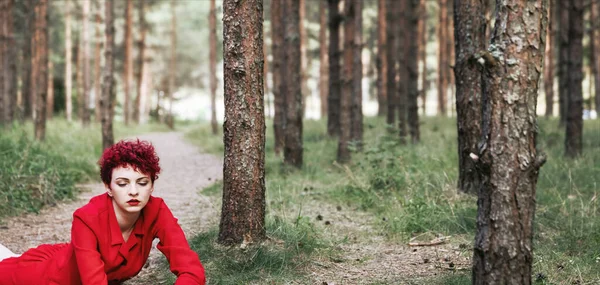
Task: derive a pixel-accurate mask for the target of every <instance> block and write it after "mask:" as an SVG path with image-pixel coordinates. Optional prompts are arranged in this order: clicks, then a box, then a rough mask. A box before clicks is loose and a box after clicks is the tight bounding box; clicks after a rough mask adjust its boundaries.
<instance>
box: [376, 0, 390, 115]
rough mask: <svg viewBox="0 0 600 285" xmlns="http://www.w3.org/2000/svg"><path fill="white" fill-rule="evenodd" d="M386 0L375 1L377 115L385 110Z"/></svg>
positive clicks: (383, 113)
mask: <svg viewBox="0 0 600 285" xmlns="http://www.w3.org/2000/svg"><path fill="white" fill-rule="evenodd" d="M385 13H386V0H378V1H377V58H376V59H375V62H376V65H377V116H384V115H385V112H386V111H387V92H386V91H387V89H386V88H387V69H388V66H387V64H388V62H387V53H386V49H387V37H386V32H387V27H386V24H387V23H386V14H385Z"/></svg>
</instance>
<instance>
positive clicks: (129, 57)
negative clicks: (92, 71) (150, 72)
mask: <svg viewBox="0 0 600 285" xmlns="http://www.w3.org/2000/svg"><path fill="white" fill-rule="evenodd" d="M132 14H133V0H127V4H126V6H125V39H124V42H125V59H124V61H123V67H124V71H123V77H124V80H123V89H125V98H124V100H123V101H124V102H123V120H124V122H125V125H126V126H127V125H129V120H130V119H131V96H132V92H131V89H132V85H133V36H132V35H131V34H132V29H133V23H132V19H133V16H132Z"/></svg>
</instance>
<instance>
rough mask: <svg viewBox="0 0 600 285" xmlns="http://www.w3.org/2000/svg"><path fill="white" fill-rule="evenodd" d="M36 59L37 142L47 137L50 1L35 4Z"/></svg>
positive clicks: (44, 0) (41, 0)
mask: <svg viewBox="0 0 600 285" xmlns="http://www.w3.org/2000/svg"><path fill="white" fill-rule="evenodd" d="M34 39H35V46H36V48H35V54H34V55H33V58H35V62H36V73H37V74H36V76H32V78H35V82H34V84H35V85H36V88H35V91H36V93H35V96H36V104H35V106H36V108H35V109H36V114H35V116H34V117H35V120H34V121H35V131H34V136H35V139H36V140H39V141H43V140H44V138H45V137H46V98H47V95H48V0H39V1H38V2H37V3H36V4H35V29H34Z"/></svg>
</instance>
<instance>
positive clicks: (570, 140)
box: [565, 0, 584, 157]
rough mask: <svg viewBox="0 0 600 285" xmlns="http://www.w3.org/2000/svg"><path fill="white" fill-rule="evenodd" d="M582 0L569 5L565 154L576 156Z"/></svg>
mask: <svg viewBox="0 0 600 285" xmlns="http://www.w3.org/2000/svg"><path fill="white" fill-rule="evenodd" d="M583 9H584V1H583V0H573V1H571V5H570V7H569V39H568V41H569V66H568V68H569V70H568V73H567V74H568V78H569V82H568V83H569V86H568V89H567V90H568V97H567V98H566V99H567V104H566V105H567V114H566V115H567V121H566V123H567V128H566V136H565V154H566V155H567V156H569V157H576V156H579V155H580V154H581V148H582V134H583V92H582V86H581V80H582V79H583V70H582V68H583V64H582V63H583V44H582V40H583V27H584V26H583Z"/></svg>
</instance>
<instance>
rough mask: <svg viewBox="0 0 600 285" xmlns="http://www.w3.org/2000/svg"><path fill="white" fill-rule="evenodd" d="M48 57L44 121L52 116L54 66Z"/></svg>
mask: <svg viewBox="0 0 600 285" xmlns="http://www.w3.org/2000/svg"><path fill="white" fill-rule="evenodd" d="M49 58H50V57H48V79H47V88H48V90H47V91H46V92H47V94H48V95H47V96H48V99H47V100H46V119H47V120H50V119H52V117H53V116H54V64H53V63H52V61H51V60H50V59H49Z"/></svg>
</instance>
